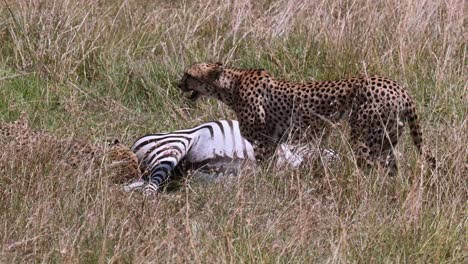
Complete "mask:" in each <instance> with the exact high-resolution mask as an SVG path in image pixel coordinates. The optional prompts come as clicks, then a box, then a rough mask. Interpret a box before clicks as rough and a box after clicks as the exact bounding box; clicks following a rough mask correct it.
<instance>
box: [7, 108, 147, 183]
mask: <svg viewBox="0 0 468 264" xmlns="http://www.w3.org/2000/svg"><path fill="white" fill-rule="evenodd" d="M0 149H1V150H3V151H11V152H13V153H15V152H19V153H20V151H23V150H25V149H26V150H28V151H31V150H33V151H44V149H45V151H48V152H52V153H53V156H54V157H57V158H58V161H59V163H61V164H63V165H65V166H71V167H74V168H76V167H77V166H86V167H91V168H93V166H94V165H97V166H95V167H94V168H97V169H100V168H102V167H101V161H103V160H104V161H105V162H104V163H103V164H104V168H105V169H106V172H107V173H108V175H109V178H110V180H111V181H112V182H114V183H124V182H127V181H129V180H131V179H138V178H139V177H140V176H141V175H140V171H139V168H138V160H137V158H136V155H135V153H133V152H132V151H131V150H130V148H129V147H127V146H124V145H122V144H120V142H118V141H114V142H112V143H111V144H104V143H103V144H93V143H90V142H88V141H86V140H82V139H76V138H60V137H58V136H56V135H53V134H51V133H48V132H45V131H35V130H33V129H31V128H30V127H29V123H28V116H27V114H26V113H22V114H21V116H20V118H19V119H18V120H16V121H14V122H11V123H0ZM11 152H9V153H8V155H11V154H12V153H11ZM0 154H1V153H0Z"/></svg>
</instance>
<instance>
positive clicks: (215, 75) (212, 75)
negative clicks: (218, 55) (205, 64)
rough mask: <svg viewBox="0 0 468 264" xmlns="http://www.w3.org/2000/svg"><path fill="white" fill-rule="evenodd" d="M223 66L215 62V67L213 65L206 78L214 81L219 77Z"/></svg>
mask: <svg viewBox="0 0 468 264" xmlns="http://www.w3.org/2000/svg"><path fill="white" fill-rule="evenodd" d="M223 71H224V67H223V65H222V64H219V63H216V67H214V68H213V69H212V70H211V71H210V72H209V73H208V78H209V79H210V81H214V80H216V79H218V78H219V76H220V75H221V73H223Z"/></svg>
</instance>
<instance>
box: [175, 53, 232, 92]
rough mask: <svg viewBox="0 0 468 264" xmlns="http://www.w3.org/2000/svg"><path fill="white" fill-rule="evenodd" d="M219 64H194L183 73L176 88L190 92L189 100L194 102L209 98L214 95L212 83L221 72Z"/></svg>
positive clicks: (222, 68)
mask: <svg viewBox="0 0 468 264" xmlns="http://www.w3.org/2000/svg"><path fill="white" fill-rule="evenodd" d="M223 70H224V67H223V65H222V64H221V63H205V62H202V63H195V64H192V65H191V66H189V67H188V68H187V69H185V71H184V76H183V77H182V79H181V81H180V83H179V84H178V87H179V88H180V89H181V90H182V92H192V94H191V96H190V99H191V100H193V101H195V100H197V99H198V98H199V97H201V96H210V95H211V94H213V93H214V90H215V87H214V85H213V82H214V81H216V80H217V79H218V77H219V75H221V73H222V72H223Z"/></svg>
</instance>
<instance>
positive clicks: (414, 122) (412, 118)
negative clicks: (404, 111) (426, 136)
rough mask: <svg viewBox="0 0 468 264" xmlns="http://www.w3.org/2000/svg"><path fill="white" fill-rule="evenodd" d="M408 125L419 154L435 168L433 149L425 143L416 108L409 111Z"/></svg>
mask: <svg viewBox="0 0 468 264" xmlns="http://www.w3.org/2000/svg"><path fill="white" fill-rule="evenodd" d="M408 125H409V128H410V132H411V138H412V139H413V143H414V145H416V148H417V149H418V152H419V154H420V155H421V156H422V157H424V159H425V160H426V161H427V162H428V163H429V165H430V166H431V168H432V169H434V168H435V167H436V159H435V158H434V156H433V155H432V153H431V151H430V150H429V149H427V148H426V147H425V146H424V145H423V138H422V132H421V127H420V126H419V119H418V115H417V114H416V111H415V109H414V108H413V109H412V110H410V111H409V115H408Z"/></svg>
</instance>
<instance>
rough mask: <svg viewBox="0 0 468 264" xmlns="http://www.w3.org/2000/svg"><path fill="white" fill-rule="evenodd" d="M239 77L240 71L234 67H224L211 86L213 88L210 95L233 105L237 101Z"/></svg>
mask: <svg viewBox="0 0 468 264" xmlns="http://www.w3.org/2000/svg"><path fill="white" fill-rule="evenodd" d="M240 77H241V72H239V71H237V70H236V69H230V68H227V69H225V70H224V71H223V73H222V74H221V75H220V76H219V78H218V79H217V80H216V81H215V82H214V83H213V87H214V88H215V89H214V91H213V93H212V94H211V96H212V97H214V98H216V99H218V100H220V101H222V102H223V103H225V104H226V105H228V106H230V107H233V106H234V105H235V104H236V101H237V100H236V98H237V90H238V88H237V84H238V82H239V78H240Z"/></svg>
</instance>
